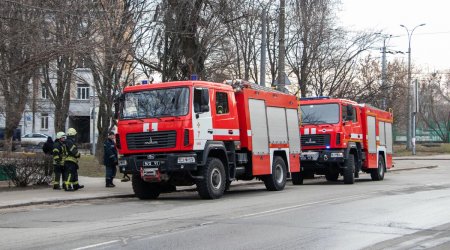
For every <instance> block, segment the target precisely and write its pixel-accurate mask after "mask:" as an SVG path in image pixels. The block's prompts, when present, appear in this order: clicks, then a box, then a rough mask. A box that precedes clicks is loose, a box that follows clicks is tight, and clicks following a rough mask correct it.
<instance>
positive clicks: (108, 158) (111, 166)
mask: <svg viewBox="0 0 450 250" xmlns="http://www.w3.org/2000/svg"><path fill="white" fill-rule="evenodd" d="M114 136H115V135H114V132H109V133H108V139H107V140H106V141H105V143H104V144H103V146H104V154H103V164H105V172H106V173H105V175H106V176H105V181H106V185H105V186H106V187H115V186H116V185H114V183H113V180H114V177H116V172H117V168H116V165H117V162H118V155H117V149H116V143H115V142H114Z"/></svg>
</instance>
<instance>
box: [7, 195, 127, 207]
mask: <svg viewBox="0 0 450 250" xmlns="http://www.w3.org/2000/svg"><path fill="white" fill-rule="evenodd" d="M132 197H135V196H134V194H117V195H108V196H96V197H86V198H75V199H64V200H46V201H32V202H26V203H17V204H12V205H4V206H0V209H8V208H18V207H29V206H36V205H44V204H47V205H51V204H57V203H66V202H77V201H89V200H104V199H110V198H132Z"/></svg>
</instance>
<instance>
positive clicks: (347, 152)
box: [300, 97, 393, 184]
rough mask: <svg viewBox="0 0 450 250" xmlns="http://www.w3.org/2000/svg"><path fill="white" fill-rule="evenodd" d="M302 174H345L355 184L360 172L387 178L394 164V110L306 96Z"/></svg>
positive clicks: (329, 177) (329, 176)
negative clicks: (386, 175)
mask: <svg viewBox="0 0 450 250" xmlns="http://www.w3.org/2000/svg"><path fill="white" fill-rule="evenodd" d="M300 107H301V111H302V114H301V116H302V123H301V127H300V132H301V135H302V137H301V144H302V154H301V162H302V172H301V173H302V174H301V175H302V176H304V177H308V176H309V177H311V176H313V175H314V174H319V175H325V177H326V179H327V180H328V181H336V180H337V179H338V178H339V175H342V176H343V179H344V183H346V184H353V183H354V181H355V177H358V176H359V172H360V171H363V172H367V173H370V175H371V178H372V180H383V178H384V174H385V172H386V170H387V169H390V168H391V167H393V165H392V154H393V149H392V122H393V116H392V113H390V112H387V111H383V110H380V109H377V108H374V107H371V106H369V105H366V104H358V103H356V102H354V101H350V100H345V99H333V98H329V97H314V98H302V99H301V100H300Z"/></svg>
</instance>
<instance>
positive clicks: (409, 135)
mask: <svg viewBox="0 0 450 250" xmlns="http://www.w3.org/2000/svg"><path fill="white" fill-rule="evenodd" d="M424 25H425V24H424V23H422V24H419V25H417V26H415V27H414V28H413V29H412V30H409V29H408V28H407V27H406V26H405V25H403V24H401V25H400V27H403V28H405V30H406V33H407V34H408V134H407V138H406V139H407V140H406V149H411V146H412V147H413V149H414V151H415V145H416V138H413V140H411V135H412V112H413V111H412V106H411V103H412V101H411V98H412V94H411V91H412V89H411V37H412V35H413V32H414V30H415V29H416V28H418V27H420V26H424Z"/></svg>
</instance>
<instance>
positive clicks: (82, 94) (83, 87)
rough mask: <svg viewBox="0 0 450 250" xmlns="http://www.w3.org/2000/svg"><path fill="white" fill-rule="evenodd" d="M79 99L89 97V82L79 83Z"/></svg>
mask: <svg viewBox="0 0 450 250" xmlns="http://www.w3.org/2000/svg"><path fill="white" fill-rule="evenodd" d="M77 99H79V100H87V99H89V84H78V87H77Z"/></svg>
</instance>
